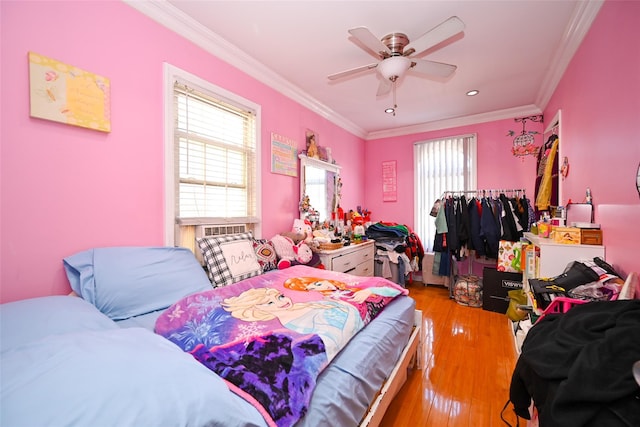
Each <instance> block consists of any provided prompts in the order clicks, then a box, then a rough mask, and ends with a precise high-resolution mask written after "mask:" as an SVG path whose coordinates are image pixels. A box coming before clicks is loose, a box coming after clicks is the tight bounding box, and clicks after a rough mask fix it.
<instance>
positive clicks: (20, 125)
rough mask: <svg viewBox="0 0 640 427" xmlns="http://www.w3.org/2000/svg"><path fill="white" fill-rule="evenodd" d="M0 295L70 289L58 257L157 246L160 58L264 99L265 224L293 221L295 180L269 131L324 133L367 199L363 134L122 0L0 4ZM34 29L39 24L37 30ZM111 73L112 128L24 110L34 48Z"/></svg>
mask: <svg viewBox="0 0 640 427" xmlns="http://www.w3.org/2000/svg"><path fill="white" fill-rule="evenodd" d="M0 28H1V30H0V31H1V36H2V37H1V38H2V41H1V43H2V45H1V60H2V75H1V76H0V77H1V94H2V95H1V103H0V108H1V111H2V115H1V125H2V126H1V130H0V137H1V140H0V149H1V158H0V166H1V167H0V197H1V204H0V218H1V223H0V292H1V294H0V301H2V302H8V301H12V300H16V299H22V298H27V297H33V296H40V295H49V294H60V293H66V292H68V291H69V286H68V283H67V280H66V277H65V275H64V270H63V267H62V258H64V257H65V256H68V255H71V254H73V253H75V252H77V251H81V250H84V249H87V248H91V247H97V246H115V245H162V244H163V243H164V242H163V229H164V228H163V227H164V225H163V223H164V218H163V126H164V124H163V93H162V90H163V80H162V78H163V71H162V70H163V68H162V67H163V62H165V61H166V62H169V63H171V64H172V65H175V66H177V67H179V68H182V69H184V70H186V71H188V72H190V73H193V74H196V75H198V76H199V77H201V78H204V79H205V80H208V81H210V82H212V83H213V84H216V85H218V86H221V87H224V88H225V89H227V90H230V91H232V92H234V93H237V94H239V95H240V96H243V97H245V98H247V99H250V100H251V101H253V102H255V103H258V104H260V105H261V106H262V114H263V116H262V135H261V136H262V140H263V148H262V149H263V151H262V159H261V161H262V176H261V178H262V187H263V195H262V197H263V199H262V213H263V229H262V234H263V236H266V237H271V236H272V235H274V234H276V233H278V232H280V231H284V230H288V229H290V227H291V223H292V219H293V217H294V216H296V215H297V214H298V211H297V206H298V196H299V188H298V180H297V179H295V178H291V177H287V176H284V175H276V174H272V173H270V161H269V156H270V150H269V136H270V134H271V132H277V133H280V134H282V135H286V136H288V137H291V138H295V139H297V140H298V141H299V145H300V148H302V147H303V145H304V132H305V129H307V128H310V129H313V130H315V131H316V132H317V133H318V134H319V135H320V144H322V145H326V146H330V147H331V148H332V150H333V156H334V158H335V159H336V160H337V161H338V163H341V164H343V165H346V164H349V167H348V168H344V170H343V181H344V183H345V185H344V191H343V195H344V201H345V205H353V206H355V205H357V204H362V203H363V200H362V199H360V198H359V197H360V195H361V194H362V193H363V190H364V183H363V174H364V173H363V164H362V161H361V160H360V159H362V158H363V156H364V142H363V141H362V140H361V139H360V138H357V137H355V136H353V135H351V134H349V133H348V132H346V131H344V130H343V129H341V128H339V127H337V126H335V125H333V124H332V123H330V122H329V121H327V120H326V119H324V118H323V117H320V116H318V115H317V114H315V113H313V112H311V111H309V110H308V109H306V108H304V107H302V106H300V105H299V104H297V103H295V102H293V101H291V100H290V99H288V98H286V97H284V96H282V95H281V94H279V93H278V92H276V91H274V90H272V89H270V88H269V87H267V86H265V85H263V84H261V83H259V82H257V81H256V80H254V79H253V78H251V77H249V76H247V75H246V74H244V73H242V72H240V71H238V70H237V69H235V68H233V67H231V66H229V65H228V64H226V63H224V62H222V61H220V60H219V59H217V58H215V57H213V56H212V55H210V54H208V53H207V52H205V51H204V50H202V49H200V48H198V47H196V46H195V45H193V44H191V43H190V42H188V41H186V40H185V39H183V38H181V37H179V36H177V35H176V34H174V33H173V32H171V31H169V30H167V29H165V28H164V27H162V26H160V25H159V24H156V23H155V22H154V21H152V20H150V19H149V18H147V17H145V16H144V15H142V14H140V13H139V12H137V11H135V10H134V9H132V8H131V7H129V6H127V5H125V4H124V3H121V2H113V1H92V2H78V1H56V2H51V1H42V2H35V1H29V2H17V1H11V2H8V1H3V2H0ZM35 29H37V30H35ZM29 51H33V52H37V53H40V54H43V55H46V56H49V57H52V58H55V59H57V60H60V61H63V62H66V63H69V64H73V65H75V66H77V67H79V68H82V69H85V70H89V71H92V72H94V73H97V74H100V75H103V76H106V77H108V78H109V79H110V80H111V101H112V103H111V120H112V132H111V133H108V134H105V133H101V132H94V131H90V130H86V129H82V128H77V127H72V126H66V125H62V124H59V123H54V122H49V121H45V120H40V119H33V118H30V117H29V98H28V94H29V80H28V61H27V53H28V52H29Z"/></svg>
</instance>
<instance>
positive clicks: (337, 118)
mask: <svg viewBox="0 0 640 427" xmlns="http://www.w3.org/2000/svg"><path fill="white" fill-rule="evenodd" d="M123 2H124V3H125V4H127V5H129V6H131V7H132V8H134V9H136V10H137V11H139V12H140V13H142V14H143V15H146V16H147V17H149V18H151V19H153V20H154V21H156V22H158V23H159V24H161V25H163V26H164V27H166V28H168V29H170V30H171V31H173V32H175V33H177V34H178V35H180V36H182V37H184V38H185V39H187V40H189V41H191V42H193V43H194V44H195V45H197V46H199V47H201V48H203V49H204V50H206V51H207V52H209V53H211V54H212V55H214V56H216V57H217V58H219V59H221V60H223V61H224V62H226V63H228V64H230V65H232V66H234V67H236V68H238V69H239V70H241V71H242V72H243V73H245V74H248V75H249V76H251V77H253V78H255V79H256V80H258V81H260V82H262V83H264V84H265V85H267V86H269V87H270V88H272V89H274V90H275V91H277V92H280V93H281V94H283V95H284V96H286V97H288V98H291V99H292V100H294V101H296V102H298V103H299V104H301V105H302V106H304V107H306V108H309V109H310V110H311V111H313V112H314V113H316V114H318V115H319V116H321V117H324V118H325V119H327V120H329V121H331V122H332V123H335V124H336V125H338V126H340V127H341V128H343V129H345V130H346V131H348V132H350V133H352V134H354V135H355V136H358V137H360V138H363V139H364V138H365V137H366V135H367V132H366V131H365V130H364V129H362V128H361V127H359V126H357V125H356V124H354V123H353V122H351V121H349V120H347V119H345V118H344V117H342V116H341V115H339V114H337V113H336V112H335V111H333V110H332V109H331V108H329V107H328V106H326V105H324V104H322V103H321V102H319V101H318V100H317V99H315V98H313V97H311V96H309V95H308V94H307V93H306V92H304V91H303V90H302V89H300V88H299V87H297V86H295V85H293V84H292V83H290V82H289V81H287V80H285V79H283V78H282V77H281V76H280V75H278V74H277V73H275V72H274V71H272V70H271V69H270V68H268V67H266V66H264V65H263V64H262V63H260V62H258V61H256V60H255V59H253V58H252V57H250V56H249V55H247V54H246V53H244V52H243V51H242V50H240V49H239V48H238V47H237V46H235V45H233V44H231V43H229V42H228V41H227V40H225V39H223V38H222V37H220V36H219V35H217V34H215V33H214V32H212V31H211V30H209V29H208V28H206V27H205V26H204V25H202V24H200V23H199V22H197V21H195V20H194V19H193V18H191V17H190V16H188V15H187V14H185V13H184V12H182V11H181V10H179V9H177V8H176V7H174V6H173V5H171V4H170V3H169V2H167V1H165V0H153V1H139V0H123Z"/></svg>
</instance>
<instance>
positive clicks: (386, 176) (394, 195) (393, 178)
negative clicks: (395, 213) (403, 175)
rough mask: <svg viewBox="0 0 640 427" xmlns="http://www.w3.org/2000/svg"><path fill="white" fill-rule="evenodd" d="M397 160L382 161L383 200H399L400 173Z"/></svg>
mask: <svg viewBox="0 0 640 427" xmlns="http://www.w3.org/2000/svg"><path fill="white" fill-rule="evenodd" d="M396 165H397V163H396V161H395V160H389V161H386V162H382V201H383V202H396V201H398V175H397V170H396Z"/></svg>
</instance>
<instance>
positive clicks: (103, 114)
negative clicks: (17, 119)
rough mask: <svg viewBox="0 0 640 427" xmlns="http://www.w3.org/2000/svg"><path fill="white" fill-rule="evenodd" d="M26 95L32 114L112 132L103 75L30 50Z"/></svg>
mask: <svg viewBox="0 0 640 427" xmlns="http://www.w3.org/2000/svg"><path fill="white" fill-rule="evenodd" d="M29 96H30V99H29V100H30V115H31V117H37V118H40V119H46V120H52V121H54V122H60V123H65V124H68V125H74V126H80V127H84V128H89V129H94V130H98V131H102V132H111V111H110V110H111V105H110V104H111V99H110V82H109V79H108V78H106V77H102V76H99V75H97V74H94V73H90V72H88V71H84V70H81V69H79V68H77V67H74V66H72V65H68V64H65V63H63V62H60V61H57V60H55V59H52V58H48V57H46V56H43V55H39V54H37V53H33V52H29Z"/></svg>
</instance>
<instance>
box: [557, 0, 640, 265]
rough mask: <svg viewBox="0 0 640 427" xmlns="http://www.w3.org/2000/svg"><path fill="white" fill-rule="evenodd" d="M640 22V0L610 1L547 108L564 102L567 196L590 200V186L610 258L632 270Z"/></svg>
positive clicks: (638, 232)
mask: <svg viewBox="0 0 640 427" xmlns="http://www.w3.org/2000/svg"><path fill="white" fill-rule="evenodd" d="M638 22H640V2H633V1H625V2H623V1H606V2H605V3H604V5H603V6H602V9H601V10H600V13H599V14H598V16H597V18H596V20H595V21H594V23H593V25H592V27H591V28H590V30H589V32H588V34H587V35H586V37H585V39H584V41H583V42H582V45H581V46H580V48H579V50H578V51H577V52H576V54H575V56H574V57H573V60H572V61H571V63H570V65H569V67H568V68H567V70H566V72H565V74H564V76H563V78H562V80H561V82H560V84H559V85H558V88H557V89H556V91H555V93H554V95H553V97H552V98H551V100H550V102H549V104H548V106H547V108H546V110H545V114H547V115H553V114H554V113H555V111H557V110H558V109H561V110H562V130H561V133H562V141H561V144H562V146H563V156H567V157H568V158H569V164H570V172H569V176H568V177H567V179H566V180H565V181H564V182H563V184H562V185H563V197H564V199H565V202H566V200H568V199H569V198H570V199H572V200H573V201H577V202H581V201H583V199H584V197H585V190H586V188H587V187H590V188H591V191H592V193H593V203H594V207H595V220H596V222H598V223H601V224H602V229H603V235H604V244H605V245H606V254H607V260H609V261H610V262H612V263H614V264H615V265H616V266H617V267H618V268H619V269H620V270H622V271H624V272H625V273H629V272H631V271H639V270H640V261H638V255H637V252H638V251H637V247H638V246H637V245H638V241H640V229H638V226H637V224H638V217H639V216H640V202H639V198H638V192H637V190H636V187H635V177H636V171H637V170H638V164H639V162H640V134H639V133H638V124H639V123H640V48H639V47H638V40H639V39H640V29H639V28H638V25H637V24H638Z"/></svg>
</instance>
